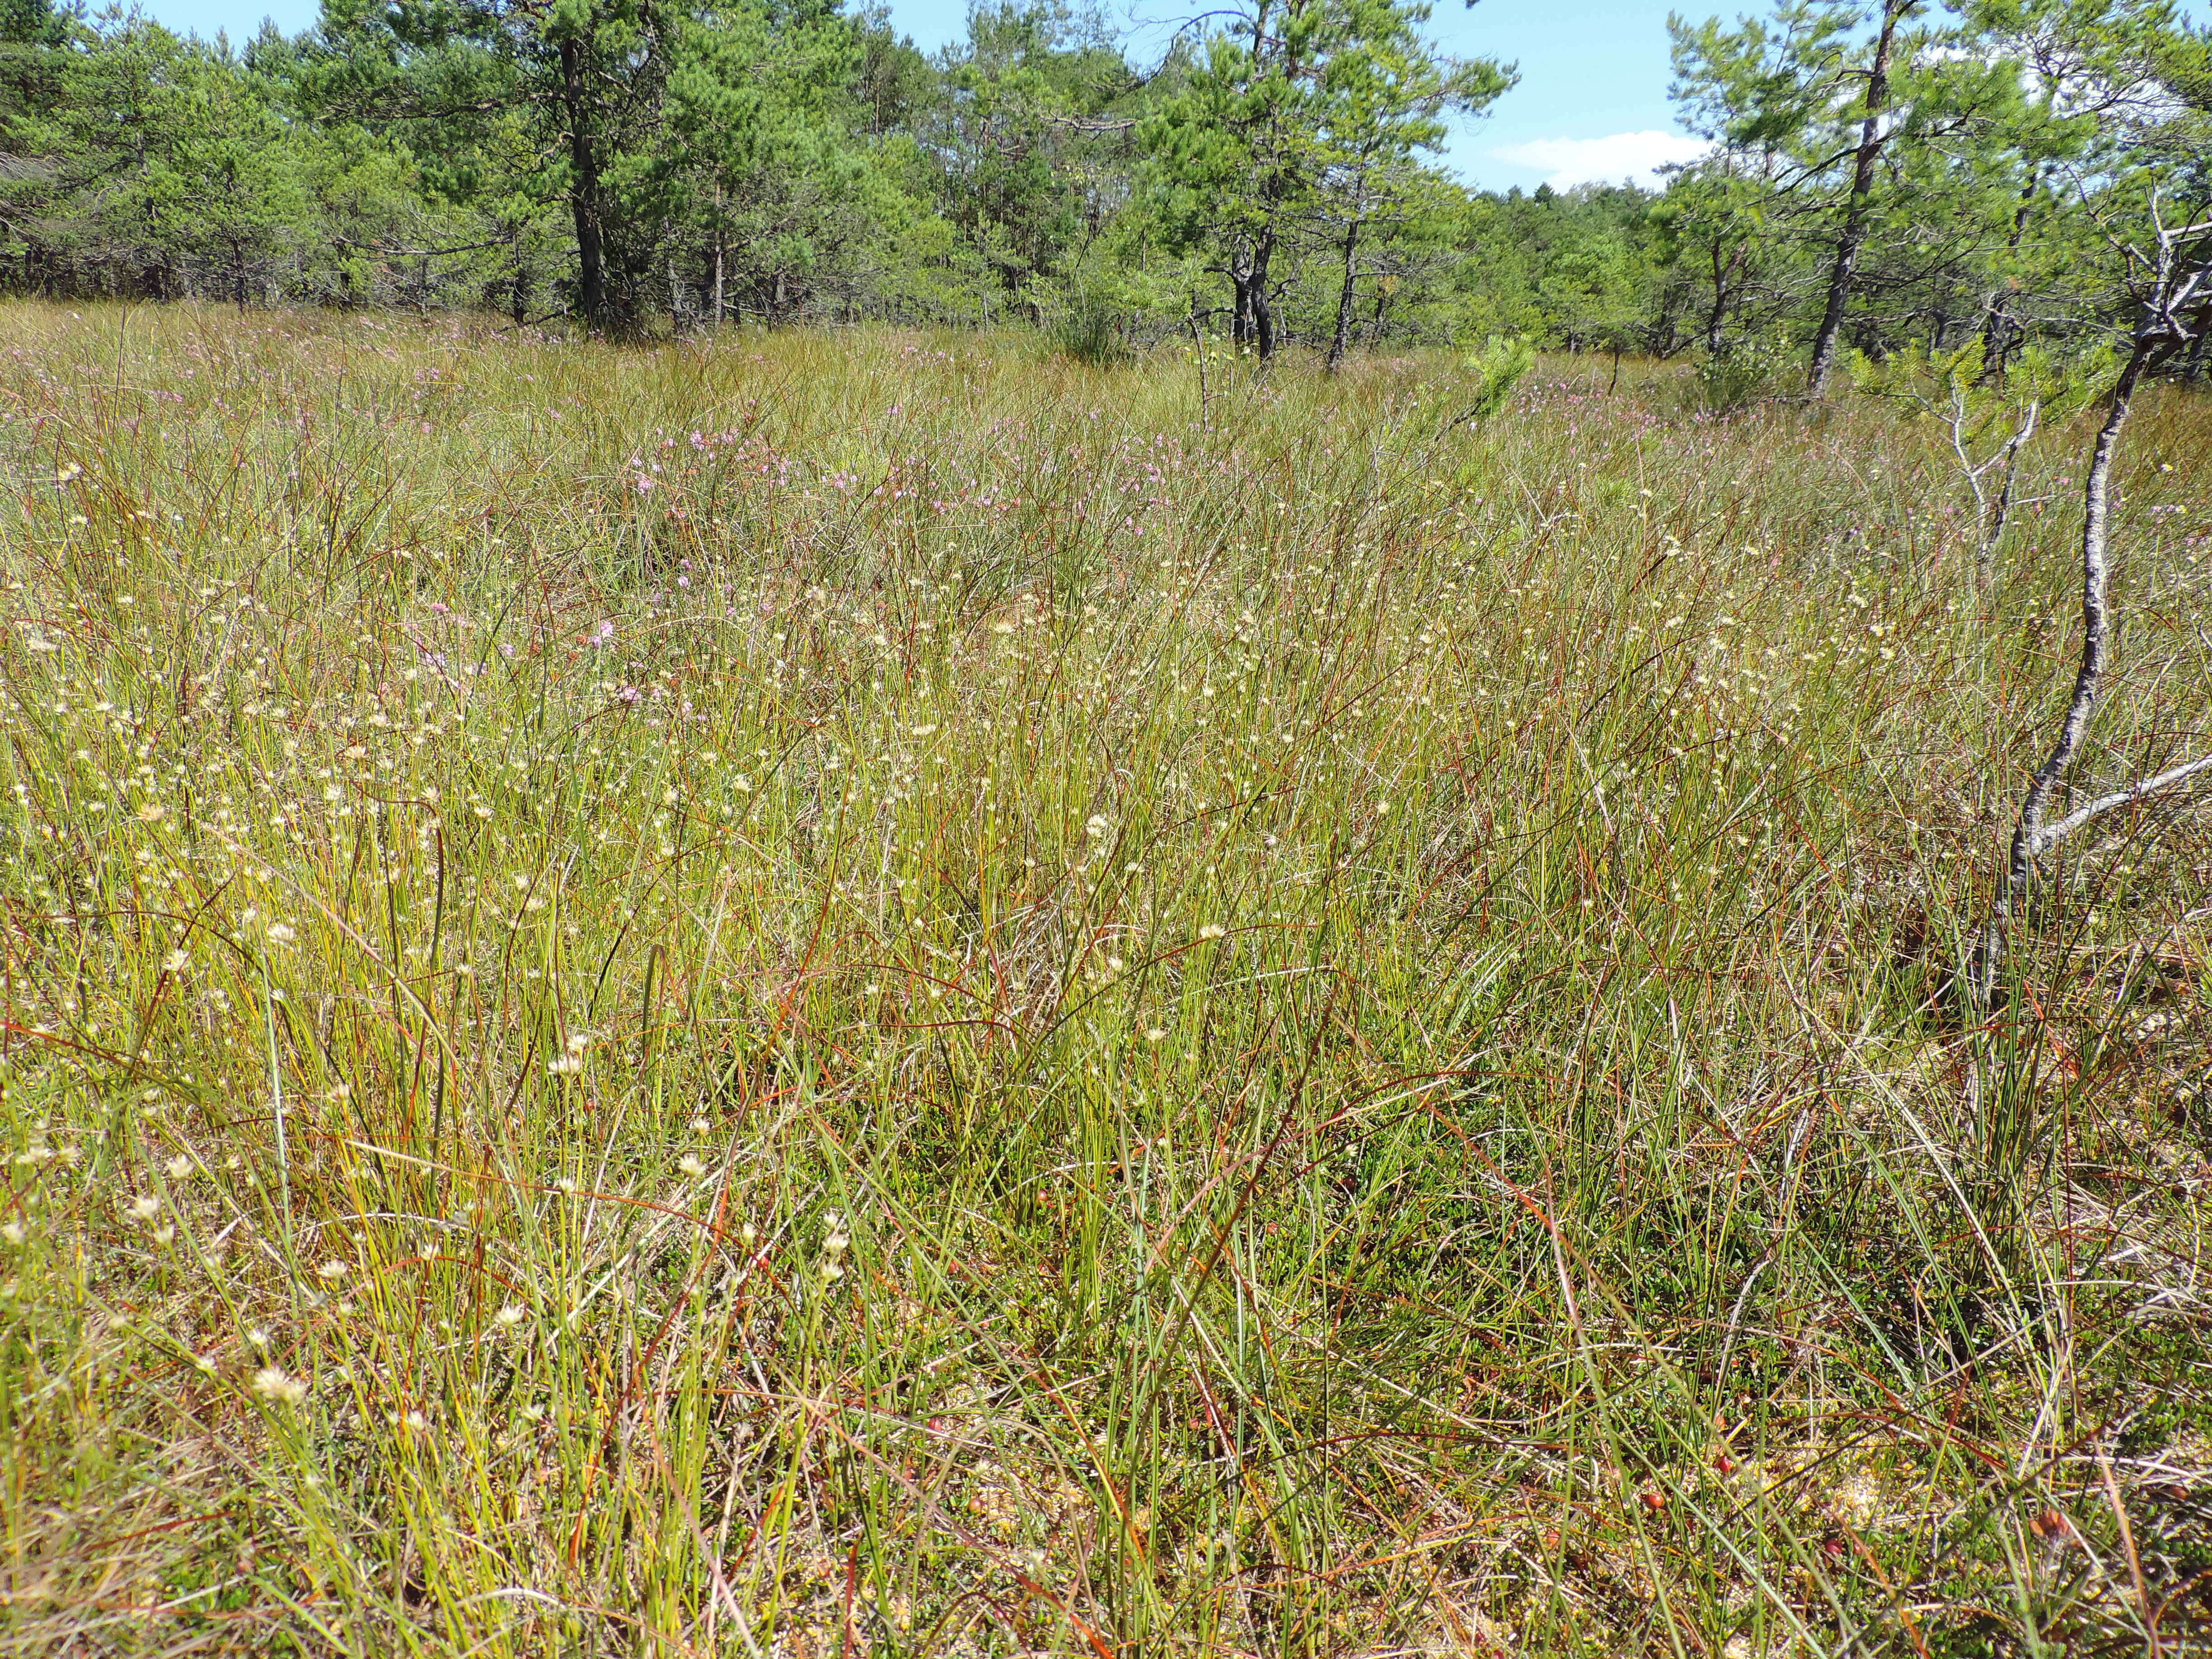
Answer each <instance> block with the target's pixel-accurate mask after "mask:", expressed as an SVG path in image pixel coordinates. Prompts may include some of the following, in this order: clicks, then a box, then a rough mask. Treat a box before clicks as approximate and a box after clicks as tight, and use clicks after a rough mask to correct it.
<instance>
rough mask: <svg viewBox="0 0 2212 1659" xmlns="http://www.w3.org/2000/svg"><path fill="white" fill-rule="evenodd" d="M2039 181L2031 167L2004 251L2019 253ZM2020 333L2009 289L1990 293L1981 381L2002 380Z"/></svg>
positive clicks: (2036, 170) (2038, 174)
mask: <svg viewBox="0 0 2212 1659" xmlns="http://www.w3.org/2000/svg"><path fill="white" fill-rule="evenodd" d="M2042 182H2043V170H2042V169H2041V168H2040V167H2036V168H2031V169H2030V170H2029V173H2028V175H2027V185H2025V186H2024V187H2023V188H2022V189H2021V192H2020V205H2019V206H2017V207H2015V209H2014V210H2013V212H2012V233H2011V234H2009V235H2008V236H2007V237H2006V238H2005V252H2008V253H2017V252H2020V245H2021V239H2022V238H2024V237H2025V236H2026V235H2027V216H2028V211H2029V210H2030V209H2031V208H2033V206H2034V205H2035V192H2036V191H2037V190H2038V189H2039V187H2040V186H2041V185H2042ZM2020 333H2021V328H2020V325H2019V324H2017V323H2015V321H2014V320H2013V318H2012V290H2011V289H2009V288H2000V289H1992V290H1990V301H1989V304H1988V305H1987V306H1986V307H1984V308H1983V312H1982V378H1983V379H1984V380H1987V381H1990V382H1992V383H1994V382H1996V381H1997V380H2002V379H2003V378H2004V371H2005V359H2006V358H2007V357H2008V356H2010V355H2011V353H2012V349H2013V346H2014V345H2015V343H2016V342H2017V340H2018V338H2019V336H2020Z"/></svg>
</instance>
